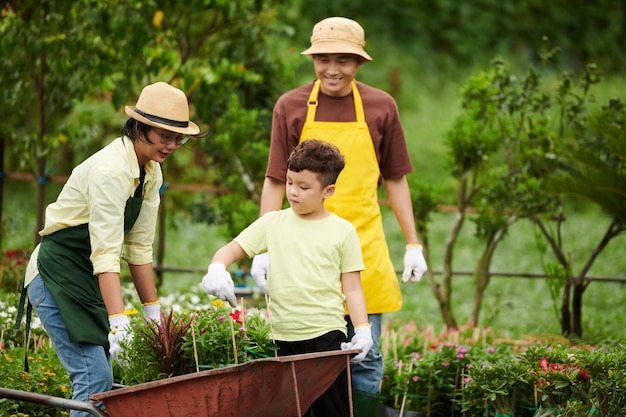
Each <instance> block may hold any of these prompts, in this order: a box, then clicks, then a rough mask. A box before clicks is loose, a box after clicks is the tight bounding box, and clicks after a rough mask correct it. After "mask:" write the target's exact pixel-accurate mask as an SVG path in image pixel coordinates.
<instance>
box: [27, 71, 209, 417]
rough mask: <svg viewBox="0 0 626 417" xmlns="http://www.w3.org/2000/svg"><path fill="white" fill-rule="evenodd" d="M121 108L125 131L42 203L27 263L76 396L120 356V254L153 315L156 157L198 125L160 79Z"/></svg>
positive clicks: (105, 384) (100, 384) (91, 390)
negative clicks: (42, 222) (42, 215)
mask: <svg viewBox="0 0 626 417" xmlns="http://www.w3.org/2000/svg"><path fill="white" fill-rule="evenodd" d="M126 114H127V115H128V116H130V118H129V119H128V120H127V121H126V123H125V124H124V126H123V127H122V136H121V137H119V138H117V139H115V140H114V141H113V142H112V143H111V144H109V145H108V146H106V147H104V148H103V149H101V150H100V151H98V152H97V153H95V154H94V155H92V156H91V157H89V158H88V159H86V160H85V161H84V162H83V163H81V164H80V165H78V166H77V167H75V168H74V170H73V171H72V174H71V175H70V178H69V179H68V181H67V183H66V184H65V186H64V187H63V189H62V190H61V193H60V194H59V196H58V199H57V201H56V202H54V203H52V204H50V205H49V206H48V207H47V208H46V221H45V226H44V229H43V230H42V231H41V232H39V234H40V235H41V236H42V240H41V243H40V244H39V245H38V246H37V247H36V248H35V250H34V251H33V254H32V256H31V259H30V262H29V264H28V267H27V270H26V279H25V287H26V289H27V292H28V299H29V301H30V303H31V304H32V306H33V308H34V309H35V311H36V313H37V315H38V316H39V318H40V319H41V322H42V324H43V326H44V329H45V330H46V332H47V333H48V335H49V337H50V339H51V340H52V343H53V345H54V348H55V352H56V354H57V356H58V357H59V359H60V361H61V363H62V364H63V366H64V367H65V368H66V369H67V371H68V374H69V377H70V380H71V382H72V388H73V397H72V398H73V399H74V400H78V401H89V395H91V394H95V393H98V392H104V391H108V390H110V389H111V388H112V385H113V372H112V368H111V361H110V356H113V358H114V359H116V360H117V355H118V354H119V353H120V351H121V348H120V341H122V340H123V339H125V338H127V337H129V335H130V333H129V332H128V326H129V324H130V321H129V318H128V317H127V316H126V315H125V314H124V301H123V299H122V291H121V284H120V258H123V259H124V260H125V261H126V262H127V263H128V266H129V270H130V273H131V275H132V278H133V282H134V285H135V288H136V290H137V294H138V295H139V298H140V300H141V303H142V308H143V312H144V314H145V316H146V317H147V318H148V319H152V320H159V319H160V305H159V302H158V299H157V294H156V288H155V285H154V275H153V270H152V244H153V241H154V234H155V226H156V220H157V212H158V208H159V201H160V198H159V189H160V187H161V186H162V184H163V174H162V172H161V165H160V163H162V162H163V161H165V159H166V158H167V157H168V156H169V155H170V154H171V153H172V152H174V151H176V150H177V149H178V148H180V147H181V146H182V145H183V144H184V143H185V142H186V141H187V140H188V139H189V135H197V134H198V133H199V131H200V129H199V128H198V126H197V125H196V124H195V123H193V122H192V121H190V120H189V105H188V102H187V97H186V96H185V94H184V93H183V92H182V91H180V90H179V89H177V88H174V87H172V86H171V85H169V84H167V83H164V82H157V83H155V84H151V85H148V86H146V87H145V88H144V89H143V91H142V92H141V95H140V96H139V100H138V101H137V104H136V106H135V107H130V106H126ZM98 405H99V406H102V405H101V404H98ZM89 415H90V414H89V413H86V412H78V411H75V410H73V411H72V412H71V413H70V416H71V417H79V416H80V417H83V416H85V417H86V416H89Z"/></svg>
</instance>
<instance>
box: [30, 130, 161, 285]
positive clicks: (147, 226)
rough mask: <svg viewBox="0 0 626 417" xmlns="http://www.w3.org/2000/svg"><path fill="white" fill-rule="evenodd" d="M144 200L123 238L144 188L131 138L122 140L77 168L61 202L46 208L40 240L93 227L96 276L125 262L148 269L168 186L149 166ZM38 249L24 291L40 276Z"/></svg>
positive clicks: (153, 165)
mask: <svg viewBox="0 0 626 417" xmlns="http://www.w3.org/2000/svg"><path fill="white" fill-rule="evenodd" d="M145 171H146V176H145V180H144V191H143V195H144V200H143V203H142V206H141V213H140V214H139V217H138V218H137V221H136V222H135V225H134V226H133V228H132V229H131V230H130V232H129V233H128V234H127V235H126V236H124V208H125V206H126V201H127V200H128V198H129V197H130V196H131V195H132V194H133V193H134V192H135V189H136V188H137V186H138V185H139V175H140V167H139V163H138V161H137V156H136V154H135V150H134V147H133V142H132V141H131V140H130V139H129V138H127V137H124V138H117V139H115V140H114V141H113V142H112V143H111V144H109V145H107V146H106V147H104V148H102V149H101V150H100V151H98V152H96V153H95V154H93V155H92V156H90V157H89V158H87V159H86V160H85V161H84V162H82V163H81V164H80V165H78V166H76V167H75V168H74V169H73V171H72V174H71V175H70V177H69V179H68V181H67V183H66V184H65V186H64V187H63V189H62V190H61V193H60V194H59V197H58V199H57V201H56V202H54V203H51V204H50V205H49V206H48V207H47V208H46V219H45V225H44V228H43V230H41V231H40V232H39V234H40V235H41V236H46V235H50V234H52V233H54V232H56V231H59V230H61V229H65V228H69V227H74V226H78V225H81V224H86V223H87V224H89V239H90V244H91V257H90V260H91V263H92V264H93V273H94V275H98V274H101V273H103V272H118V273H119V271H120V257H121V258H123V259H124V260H125V261H126V262H128V263H130V264H135V265H143V264H147V263H150V262H152V244H153V242H154V235H155V224H156V217H157V213H158V209H159V202H160V196H159V189H160V188H161V185H162V184H163V174H162V172H161V166H160V165H159V164H158V163H157V162H155V161H150V162H149V163H148V164H146V166H145ZM38 253H39V246H37V247H36V248H35V250H34V251H33V254H32V255H31V258H30V261H29V263H28V267H27V268H26V280H25V285H28V284H29V283H30V282H31V281H32V280H33V279H34V278H35V277H36V276H37V274H38V268H37V255H38Z"/></svg>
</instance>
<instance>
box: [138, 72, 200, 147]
mask: <svg viewBox="0 0 626 417" xmlns="http://www.w3.org/2000/svg"><path fill="white" fill-rule="evenodd" d="M126 114H127V115H129V116H130V117H131V118H133V119H135V120H138V121H140V122H142V123H145V124H147V125H149V126H154V127H159V128H161V129H165V130H169V131H172V132H176V133H182V134H184V135H196V134H198V133H199V132H200V128H199V127H198V125H196V124H195V123H194V122H192V121H191V120H189V103H188V102H187V96H186V95H185V93H183V92H182V91H181V90H179V89H178V88H175V87H172V86H171V85H169V84H168V83H164V82H162V81H160V82H156V83H154V84H150V85H147V86H145V87H144V88H143V90H141V94H140V95H139V99H138V100H137V104H136V105H135V107H131V106H126Z"/></svg>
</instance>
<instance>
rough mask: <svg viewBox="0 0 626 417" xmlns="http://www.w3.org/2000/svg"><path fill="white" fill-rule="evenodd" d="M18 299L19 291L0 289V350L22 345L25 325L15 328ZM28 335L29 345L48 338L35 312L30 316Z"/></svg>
mask: <svg viewBox="0 0 626 417" xmlns="http://www.w3.org/2000/svg"><path fill="white" fill-rule="evenodd" d="M19 299H20V294H19V293H14V292H11V293H4V292H3V291H2V290H0V351H2V350H7V349H12V348H15V347H18V346H23V345H24V335H25V327H24V326H21V327H20V328H18V329H15V320H16V318H17V306H18V303H19ZM24 315H25V314H24ZM22 320H23V321H25V319H22ZM30 337H31V338H32V340H31V342H30V343H31V346H32V345H33V343H34V344H42V343H44V342H45V341H47V339H48V338H47V336H46V333H45V331H44V330H43V326H42V325H41V321H40V320H39V317H37V315H36V314H33V316H32V320H31V325H30ZM33 340H34V342H33Z"/></svg>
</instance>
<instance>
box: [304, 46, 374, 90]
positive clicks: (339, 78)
mask: <svg viewBox="0 0 626 417" xmlns="http://www.w3.org/2000/svg"><path fill="white" fill-rule="evenodd" d="M361 64H362V62H361V60H359V57H358V56H357V55H354V54H316V55H313V67H314V69H315V75H316V76H317V78H319V79H320V80H321V82H322V85H321V90H322V93H324V94H326V95H328V96H334V97H343V96H347V95H348V94H350V92H352V85H351V83H352V80H354V78H355V77H356V72H357V70H358V69H359V67H360V66H361Z"/></svg>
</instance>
